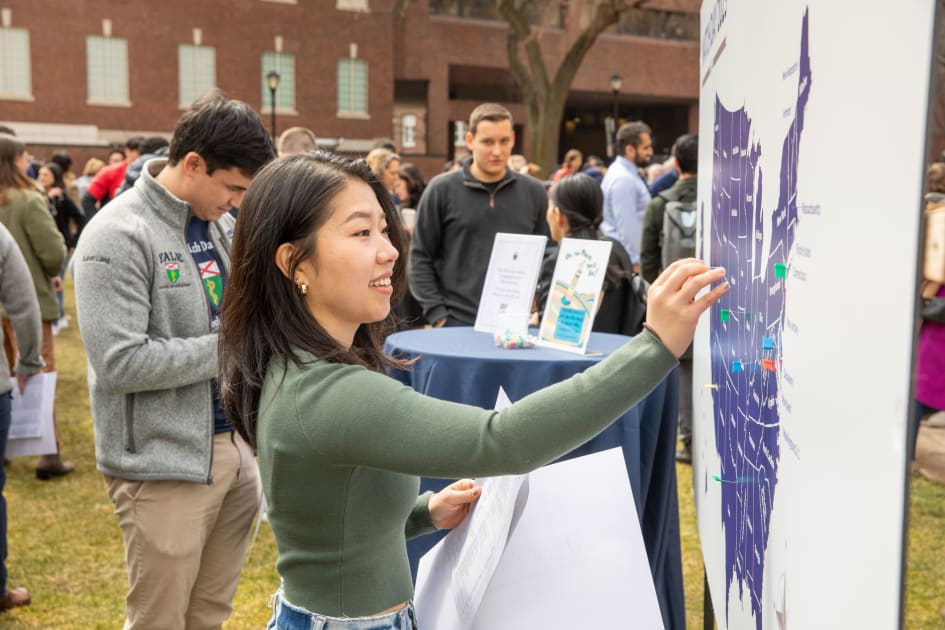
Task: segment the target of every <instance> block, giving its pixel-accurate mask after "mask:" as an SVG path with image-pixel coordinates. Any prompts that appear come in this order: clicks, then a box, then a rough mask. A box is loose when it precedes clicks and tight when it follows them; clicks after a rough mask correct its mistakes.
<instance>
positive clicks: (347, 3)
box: [335, 0, 369, 11]
mask: <svg viewBox="0 0 945 630" xmlns="http://www.w3.org/2000/svg"><path fill="white" fill-rule="evenodd" d="M335 8H336V9H340V10H341V11H368V10H369V9H368V0H338V3H337V4H336V5H335Z"/></svg>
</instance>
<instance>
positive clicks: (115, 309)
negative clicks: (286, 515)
mask: <svg viewBox="0 0 945 630" xmlns="http://www.w3.org/2000/svg"><path fill="white" fill-rule="evenodd" d="M273 157H274V149H273V146H272V142H271V141H270V139H269V135H268V134H267V132H266V130H265V128H264V126H263V125H262V123H261V121H260V120H259V117H258V116H257V115H256V113H255V112H254V111H253V110H252V109H251V108H250V107H249V106H248V105H246V104H245V103H241V102H239V101H231V100H228V99H227V98H225V97H224V96H223V95H222V94H220V93H219V92H213V93H210V94H208V95H207V96H206V97H204V98H202V99H200V100H198V101H196V102H195V103H194V104H193V105H191V107H190V109H189V110H188V111H186V112H185V113H184V115H183V116H182V117H181V118H180V120H179V121H178V123H177V126H176V128H175V129H174V135H173V138H172V139H171V145H170V149H169V152H168V158H167V159H166V160H164V159H155V160H151V161H150V162H148V163H147V164H146V165H145V168H144V172H143V173H142V175H141V177H140V178H139V179H138V181H137V182H136V183H135V185H134V187H133V188H132V189H131V190H129V191H127V192H125V193H124V194H122V195H121V196H120V197H117V198H116V199H115V200H114V201H113V202H112V203H110V204H108V206H106V207H105V208H103V209H102V211H101V212H99V213H98V214H97V215H96V216H95V218H94V219H93V220H92V221H90V222H89V224H88V226H87V228H86V231H85V232H84V233H83V234H82V238H81V239H80V241H79V246H78V248H77V249H76V253H75V261H76V263H75V283H76V312H77V315H78V321H79V328H80V330H81V332H82V338H83V340H84V341H85V345H86V350H87V352H88V357H89V393H90V398H91V404H92V418H93V421H94V424H95V454H96V459H97V463H98V469H99V470H101V471H102V472H103V473H104V474H105V480H106V482H107V485H108V494H109V497H110V499H111V501H112V503H113V504H114V506H115V513H116V514H117V515H118V517H119V525H120V526H121V530H122V534H123V537H124V542H125V558H126V562H127V564H128V581H129V590H128V595H127V598H126V602H125V609H126V614H127V621H126V623H125V628H126V629H128V628H184V627H186V628H219V627H220V626H221V625H222V624H223V622H224V621H225V620H226V618H227V617H228V616H229V614H230V610H231V608H232V599H233V594H234V593H235V591H236V585H237V582H238V581H239V573H240V569H241V566H242V559H243V552H244V550H245V548H246V541H247V535H248V532H249V528H250V525H251V522H252V518H253V514H254V513H255V511H256V507H257V504H258V501H259V492H260V488H259V477H258V473H257V469H256V464H255V461H254V458H253V452H252V450H251V449H250V448H249V446H248V445H247V444H246V443H245V442H244V441H243V440H242V439H241V438H240V437H239V436H238V435H237V434H236V433H235V432H234V431H233V426H232V425H231V424H230V423H229V421H228V420H227V418H226V414H225V413H224V412H223V407H222V404H221V401H220V397H219V392H218V390H217V382H216V376H217V354H216V346H217V335H216V328H217V322H218V313H219V310H220V305H221V299H222V293H223V286H224V284H225V282H226V275H227V272H228V270H229V267H230V257H229V252H230V240H231V237H232V234H233V226H234V221H233V218H232V217H231V216H230V214H229V211H230V208H231V207H237V208H238V207H239V205H240V203H241V202H242V199H243V193H244V192H245V191H246V188H247V186H249V183H250V180H251V179H252V177H253V176H254V175H255V173H256V172H257V171H258V170H259V169H260V168H262V166H263V165H264V164H265V163H266V162H268V161H269V160H270V159H272V158H273Z"/></svg>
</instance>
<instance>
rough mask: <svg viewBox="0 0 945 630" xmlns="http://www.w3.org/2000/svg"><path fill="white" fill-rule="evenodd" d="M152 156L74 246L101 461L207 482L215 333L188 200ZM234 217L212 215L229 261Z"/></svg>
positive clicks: (144, 473) (138, 472) (118, 473)
mask: <svg viewBox="0 0 945 630" xmlns="http://www.w3.org/2000/svg"><path fill="white" fill-rule="evenodd" d="M165 163H166V160H163V159H156V160H152V161H150V162H148V163H147V165H146V166H145V169H144V173H142V175H141V177H140V178H139V179H138V181H137V182H136V183H135V186H134V188H132V189H131V190H129V191H127V192H125V193H124V194H122V195H121V196H119V197H117V198H116V199H115V200H114V201H112V202H111V203H110V204H108V205H107V206H105V208H103V209H102V210H101V211H100V212H99V213H98V214H96V215H95V217H94V218H93V219H92V220H91V221H90V222H89V224H88V225H87V227H86V229H85V231H84V232H83V233H82V238H81V239H79V246H78V247H77V248H76V252H75V288H76V291H75V292H76V313H77V316H78V320H79V329H80V331H81V333H82V339H83V340H84V342H85V347H86V351H87V352H88V358H89V396H90V399H91V404H92V419H93V421H94V425H95V456H96V459H97V461H98V469H99V470H100V471H102V472H103V473H105V474H107V475H112V476H114V477H120V478H122V479H136V480H148V479H176V480H181V481H193V482H197V483H212V481H213V480H212V478H211V475H210V470H211V468H210V466H211V460H212V453H213V395H212V393H211V382H212V379H213V378H215V377H216V376H217V335H216V333H215V332H211V330H210V309H209V306H208V304H207V299H206V297H205V296H204V288H203V285H202V283H201V280H200V274H199V272H198V269H197V264H196V263H195V262H194V259H193V256H192V255H191V254H190V251H189V249H188V248H187V242H186V238H185V232H186V228H187V222H188V220H189V219H190V218H191V216H192V215H191V212H190V205H189V204H187V203H186V202H184V201H181V200H180V199H178V198H176V197H175V196H173V195H172V194H171V193H170V192H169V191H168V190H167V189H166V188H164V186H162V185H161V184H160V183H158V182H157V180H155V179H154V176H155V175H157V173H159V172H160V170H161V169H162V168H163V167H164V164H165ZM233 225H234V220H233V218H232V217H231V216H229V215H226V216H224V217H223V218H222V219H220V220H219V221H217V222H215V223H211V224H210V238H211V240H212V241H213V244H214V247H216V250H217V253H218V254H219V256H220V259H221V261H222V262H223V265H224V267H225V268H226V270H227V271H229V268H230V240H231V237H232V234H233Z"/></svg>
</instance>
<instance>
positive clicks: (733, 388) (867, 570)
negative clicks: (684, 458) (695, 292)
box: [692, 0, 937, 630]
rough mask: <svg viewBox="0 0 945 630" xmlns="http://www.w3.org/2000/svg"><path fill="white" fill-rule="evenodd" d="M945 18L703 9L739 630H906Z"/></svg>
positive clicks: (720, 473) (713, 349)
mask: <svg viewBox="0 0 945 630" xmlns="http://www.w3.org/2000/svg"><path fill="white" fill-rule="evenodd" d="M936 4H937V3H934V2H928V1H926V0H904V1H903V2H899V3H896V4H895V6H892V5H889V4H888V3H885V2H879V1H878V0H869V1H862V2H856V3H853V2H833V1H829V0H809V1H808V2H803V1H801V0H707V1H706V2H704V3H703V6H702V16H701V17H702V22H701V23H702V28H703V33H702V37H703V39H702V46H701V54H702V71H701V76H702V92H701V97H700V112H699V113H700V116H699V129H700V147H699V156H700V160H699V204H700V242H699V251H697V255H700V256H702V257H703V258H705V259H706V260H707V261H708V262H709V264H710V265H712V266H724V267H725V268H726V269H727V272H728V280H729V281H730V282H731V284H732V288H731V290H730V292H729V293H728V295H726V296H725V297H724V298H723V299H722V300H721V302H720V303H719V304H718V305H716V306H714V307H713V308H712V309H711V311H710V312H709V313H708V314H707V315H706V316H705V317H703V319H702V320H701V321H700V325H699V329H698V331H697V335H696V340H695V345H694V350H695V357H694V376H693V384H694V387H693V396H694V430H695V439H694V441H693V445H692V447H693V454H694V459H695V461H694V466H693V474H694V491H695V496H696V509H697V515H698V520H699V531H700V535H701V539H702V548H703V553H704V559H705V566H706V571H707V576H708V581H709V587H710V590H711V594H712V602H713V605H714V608H715V614H716V620H717V622H718V624H719V627H720V628H739V629H752V630H762V629H763V628H778V629H780V628H896V627H898V625H899V618H900V607H901V580H902V576H901V568H902V555H901V554H902V549H903V521H904V488H905V486H906V477H905V475H906V470H907V464H906V461H905V460H906V452H907V444H906V439H907V438H906V436H907V421H908V413H909V408H910V405H911V400H910V372H911V365H912V328H913V313H912V308H910V307H911V305H912V304H914V300H915V296H914V291H915V286H916V273H917V270H916V261H917V242H918V233H919V220H920V208H921V203H920V200H921V192H922V191H921V186H922V180H923V174H924V170H925V167H924V164H923V161H922V160H923V157H924V152H925V139H926V123H927V105H928V88H929V85H928V84H929V81H928V80H929V75H930V65H929V64H930V63H931V60H932V51H931V40H932V25H933V21H934V20H933V17H934V16H933V12H934V7H935V5H936ZM881 41H887V42H896V45H895V46H885V45H877V42H881ZM893 95H894V96H893ZM887 123H890V124H889V125H888V126H887ZM884 129H888V131H889V136H890V137H894V138H895V146H896V147H897V148H898V150H897V152H896V159H895V160H889V159H882V158H881V157H880V156H879V155H878V154H877V142H876V136H875V135H874V132H875V133H878V134H879V136H884V135H885V133H884V131H883V130H884ZM871 136H872V137H871ZM874 167H875V168H874ZM867 173H869V174H867ZM855 182H859V183H855Z"/></svg>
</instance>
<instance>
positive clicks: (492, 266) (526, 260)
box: [474, 232, 548, 333]
mask: <svg viewBox="0 0 945 630" xmlns="http://www.w3.org/2000/svg"><path fill="white" fill-rule="evenodd" d="M547 240H548V239H547V238H546V237H544V236H541V235H534V234H506V233H504V232H499V233H498V234H496V235H495V241H494V242H493V244H492V254H491V255H490V257H489V269H488V270H487V271H486V280H485V283H484V284H483V285H482V297H481V298H480V299H479V310H478V311H477V312H476V323H475V326H474V328H475V330H478V331H479V332H487V333H494V332H496V329H497V328H498V327H499V326H500V325H501V326H503V327H511V328H514V329H515V330H517V331H518V330H521V331H525V330H526V329H527V328H528V318H529V316H530V315H531V309H532V302H533V301H534V300H535V286H536V285H537V284H538V273H539V271H541V261H542V258H543V257H544V255H545V242H546V241H547ZM513 320H515V321H513Z"/></svg>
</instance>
